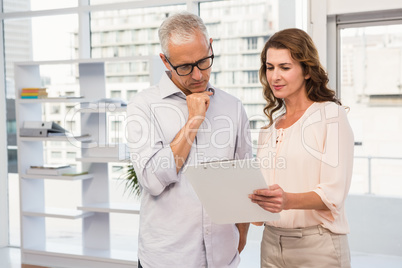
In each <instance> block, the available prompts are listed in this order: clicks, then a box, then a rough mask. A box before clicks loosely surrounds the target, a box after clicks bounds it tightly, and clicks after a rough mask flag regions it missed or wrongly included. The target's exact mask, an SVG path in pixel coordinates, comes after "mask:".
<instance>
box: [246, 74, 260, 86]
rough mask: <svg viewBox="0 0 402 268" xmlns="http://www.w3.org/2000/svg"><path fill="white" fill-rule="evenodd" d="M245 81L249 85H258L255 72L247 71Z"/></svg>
mask: <svg viewBox="0 0 402 268" xmlns="http://www.w3.org/2000/svg"><path fill="white" fill-rule="evenodd" d="M247 78H248V79H247V81H248V83H249V84H255V83H258V72H257V71H248V72H247Z"/></svg>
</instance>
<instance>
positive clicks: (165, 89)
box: [159, 71, 215, 99]
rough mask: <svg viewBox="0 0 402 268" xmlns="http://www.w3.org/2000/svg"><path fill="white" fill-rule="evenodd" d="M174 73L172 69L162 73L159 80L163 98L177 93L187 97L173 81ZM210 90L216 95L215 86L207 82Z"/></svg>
mask: <svg viewBox="0 0 402 268" xmlns="http://www.w3.org/2000/svg"><path fill="white" fill-rule="evenodd" d="M171 77H172V74H171V72H170V71H165V72H164V73H163V74H162V77H161V79H160V81H159V90H160V94H161V98H162V99H164V98H167V97H169V96H171V95H177V96H179V97H181V98H183V99H185V98H186V95H185V94H184V93H183V91H181V90H180V88H178V87H177V86H176V85H175V84H174V83H173V81H172V79H171ZM206 90H208V91H210V92H212V93H213V95H215V88H214V87H213V86H212V85H211V84H210V83H209V82H208V84H207V89H206Z"/></svg>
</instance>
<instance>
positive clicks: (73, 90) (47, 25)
mask: <svg viewBox="0 0 402 268" xmlns="http://www.w3.org/2000/svg"><path fill="white" fill-rule="evenodd" d="M84 2H86V1H69V0H59V1H46V0H18V1H14V0H4V1H3V4H4V5H3V11H4V13H3V18H4V19H3V21H2V22H3V25H4V47H5V51H4V52H5V53H3V54H4V55H5V63H4V65H5V68H6V74H5V80H6V81H5V83H6V95H7V129H8V137H7V138H8V147H7V149H8V165H9V166H8V168H9V169H8V170H9V172H17V152H18V151H17V146H16V142H15V141H16V137H15V133H16V127H17V126H16V123H15V113H14V110H15V108H14V103H15V92H14V70H13V64H14V62H18V61H32V60H35V61H48V60H49V61H51V60H69V59H77V58H80V57H82V54H84V57H90V58H94V59H96V58H105V57H127V58H130V60H126V62H122V63H120V62H119V63H117V61H111V62H108V63H107V64H106V89H107V92H108V93H107V96H108V97H109V96H110V97H118V98H125V97H126V99H127V100H129V99H130V98H131V97H132V96H133V95H134V94H136V93H137V92H139V91H141V90H142V89H144V88H147V87H148V86H149V85H150V83H151V81H150V79H151V77H150V76H149V72H150V70H151V67H152V63H151V62H150V61H149V60H148V59H147V58H146V57H147V56H158V54H159V52H160V44H159V40H158V31H157V29H158V27H159V25H160V23H161V22H162V20H163V19H164V18H166V17H167V16H169V14H171V13H172V12H176V11H179V10H188V9H189V7H188V5H192V8H193V7H195V6H197V8H198V9H199V12H200V16H201V17H202V18H203V20H204V22H205V23H206V24H207V27H208V30H209V33H210V35H211V37H212V38H214V43H213V46H214V52H215V60H214V66H213V70H212V73H211V82H212V83H214V85H215V86H217V87H220V88H221V89H223V90H225V91H227V92H230V93H231V94H234V95H236V96H238V97H242V96H244V95H245V94H244V90H245V88H248V87H250V83H253V84H254V83H256V81H257V83H258V80H256V77H255V74H252V73H253V72H257V71H258V69H259V66H258V65H259V63H258V62H259V53H260V49H261V48H262V45H263V42H261V41H262V40H266V39H267V38H268V36H269V35H270V34H272V33H273V32H275V31H276V30H277V29H276V28H275V27H276V25H277V23H276V21H273V20H274V19H273V18H275V16H267V14H271V13H272V10H277V6H278V0H268V1H267V0H245V1H237V0H229V1H201V2H199V3H198V2H195V1H182V2H180V1H178V4H176V5H168V6H166V5H164V6H160V7H154V6H153V5H154V4H153V3H150V7H142V6H143V5H144V3H145V2H147V1H140V3H139V4H138V3H137V1H128V0H119V1H117V2H116V1H112V0H91V1H89V2H90V5H89V6H88V7H85V8H84V9H81V8H78V5H85V3H84ZM120 2H126V3H124V4H121V3H120ZM142 2H144V3H142ZM103 4H109V6H108V8H105V7H102V5H103ZM111 4H113V8H110V6H112V5H111ZM137 4H138V6H141V8H135V6H136V5H137ZM92 5H97V6H96V7H94V8H92ZM151 5H152V7H151ZM114 6H116V8H114ZM245 7H246V8H245ZM53 9H54V10H53ZM32 10H46V12H43V13H40V15H38V13H31V12H30V11H32ZM83 10H84V12H82V11H83ZM85 10H89V16H88V17H89V18H90V20H89V24H90V25H85V19H84V20H81V18H80V16H82V13H85ZM20 11H23V12H20ZM8 12H14V13H13V14H12V15H13V16H9V17H7V13H8ZM217 18H221V19H220V20H217ZM79 21H80V22H84V23H79ZM241 21H244V22H245V23H244V24H242V23H241ZM272 25H274V26H275V27H272ZM82 39H83V40H84V42H83V40H82ZM82 51H84V53H83V52H82ZM143 56H145V58H144V57H143ZM247 72H250V74H248V73H247ZM40 76H41V83H42V85H43V86H44V87H48V92H49V97H56V96H77V95H78V83H77V77H78V70H77V68H76V66H73V65H71V64H60V65H47V66H43V68H42V67H41V69H40ZM254 86H255V85H254ZM257 90H258V89H257ZM249 101H250V102H251V103H250V104H251V106H250V107H254V106H255V105H256V108H255V109H254V108H250V109H249V110H248V111H247V112H248V113H249V114H250V116H251V115H252V113H256V114H261V113H262V108H261V105H260V104H258V103H257V102H258V101H259V100H258V99H253V98H249ZM255 101H257V102H255ZM74 107H75V105H72V104H60V105H58V104H51V105H47V104H46V107H45V108H44V111H43V120H51V121H55V122H57V123H59V124H60V125H61V126H64V127H65V128H66V129H68V130H73V129H75V128H76V127H78V126H80V122H79V120H71V119H66V118H62V117H63V116H64V115H65V114H67V113H69V111H72V110H73V109H74ZM246 109H248V108H247V107H246ZM74 119H75V118H74ZM259 120H260V119H257V120H256V123H253V125H258V122H260V121H259ZM257 121H258V122H257ZM109 122H110V121H109ZM110 128H111V133H112V135H111V137H109V138H110V139H109V140H110V141H112V142H116V143H118V142H123V137H122V135H117V134H116V133H118V132H119V131H120V130H121V129H122V122H121V120H117V119H116V120H114V121H113V123H111V124H110ZM61 146H63V151H62V152H63V153H62V152H61V151H59V150H58V148H60V147H61ZM55 148H56V149H57V150H56V149H55ZM46 149H47V151H46V153H45V156H46V157H47V159H48V160H49V162H50V161H52V162H60V163H62V162H63V163H64V162H73V159H74V158H75V157H76V156H77V155H79V154H80V151H79V150H77V148H75V147H74V145H72V144H65V143H61V144H59V143H57V145H56V143H52V144H50V143H49V144H48V143H47V144H46ZM66 150H67V152H66ZM64 152H66V153H64ZM8 180H9V198H10V200H11V199H12V200H13V202H12V203H11V202H10V207H9V211H10V244H12V245H19V243H20V238H19V213H18V211H19V209H18V206H19V205H18V200H19V196H18V192H19V191H18V176H13V175H12V174H9V178H8ZM116 181H117V182H114V183H115V184H116V185H115V186H116V189H117V190H116V191H115V192H114V193H113V194H111V196H112V195H113V196H114V198H115V199H116V200H120V199H121V198H123V197H121V196H123V194H122V193H123V192H124V191H123V190H122V189H121V183H120V181H118V180H116ZM119 185H120V188H119ZM52 187H53V186H52V184H49V187H47V188H49V189H48V190H47V192H48V194H47V195H52V189H51V188H52ZM76 192H79V191H76ZM125 197H127V196H125ZM48 198H53V197H48ZM0 220H1V219H0ZM120 222H122V221H120ZM46 223H47V224H49V225H51V228H50V230H52V231H55V233H54V234H55V236H58V235H66V234H58V233H57V232H56V231H57V229H58V228H57V225H58V224H60V221H57V220H54V221H53V220H50V221H48V220H47V222H46ZM77 226H79V224H78V225H77ZM77 226H76V225H74V226H72V227H71V233H69V234H68V235H71V236H72V237H74V235H75V234H74V232H78V231H77V230H78V229H79V228H77ZM118 226H119V225H118V224H117V223H116V224H113V225H112V228H116V229H118V228H119V227H118ZM130 228H131V226H130ZM124 229H125V228H122V230H124ZM134 229H135V228H134ZM115 233H117V235H119V236H120V237H121V234H122V232H120V233H119V232H115ZM52 235H53V234H52ZM76 238H77V237H75V238H74V239H76ZM112 243H116V244H117V243H118V241H117V240H115V239H112Z"/></svg>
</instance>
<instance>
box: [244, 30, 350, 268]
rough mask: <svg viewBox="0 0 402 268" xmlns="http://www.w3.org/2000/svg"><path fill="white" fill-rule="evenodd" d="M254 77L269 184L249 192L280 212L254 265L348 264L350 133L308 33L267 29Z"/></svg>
mask: <svg viewBox="0 0 402 268" xmlns="http://www.w3.org/2000/svg"><path fill="white" fill-rule="evenodd" d="M260 80H261V83H262V85H263V88H264V97H265V99H266V101H267V105H266V107H265V108H264V112H265V114H266V115H267V116H268V119H269V122H270V123H269V125H268V126H267V127H264V128H263V129H262V130H261V132H260V136H259V148H258V152H257V158H258V159H259V160H260V163H261V167H262V172H263V174H264V177H265V178H266V180H267V182H268V185H270V186H269V187H268V189H258V190H256V191H254V193H253V194H252V195H250V198H251V200H252V202H254V203H256V204H258V205H259V206H261V207H262V208H263V209H265V210H267V211H270V212H273V213H280V220H277V221H272V222H266V223H265V230H264V235H263V240H262V243H261V267H286V268H289V267H298V268H300V267H309V268H312V267H350V252H349V246H348V241H347V236H346V234H347V233H348V232H349V227H348V223H347V219H346V215H345V210H344V204H345V198H346V196H347V194H348V191H349V187H350V181H351V176H352V166H353V146H354V140H353V133H352V130H351V128H350V125H349V123H348V120H347V117H346V112H345V108H344V107H342V106H341V103H340V101H339V100H338V99H337V98H336V97H335V93H334V91H332V90H330V89H329V88H328V86H327V83H328V76H327V74H326V72H325V71H324V69H323V67H322V66H321V64H320V62H319V57H318V52H317V49H316V47H315V45H314V43H313V41H312V39H311V38H310V37H309V36H308V35H307V34H306V33H305V32H304V31H302V30H299V29H286V30H283V31H280V32H277V33H276V34H274V35H273V36H272V37H271V38H270V39H269V40H268V41H267V43H266V44H265V47H264V49H263V51H262V53H261V68H260ZM264 163H270V166H264Z"/></svg>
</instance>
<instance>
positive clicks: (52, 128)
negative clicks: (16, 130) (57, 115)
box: [20, 121, 67, 137]
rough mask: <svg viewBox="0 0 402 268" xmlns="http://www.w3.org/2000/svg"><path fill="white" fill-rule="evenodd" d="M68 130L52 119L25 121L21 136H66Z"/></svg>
mask: <svg viewBox="0 0 402 268" xmlns="http://www.w3.org/2000/svg"><path fill="white" fill-rule="evenodd" d="M66 132H67V131H66V130H65V129H64V128H62V127H61V126H60V125H58V124H57V123H55V122H52V121H24V123H23V127H22V128H20V137H48V136H55V135H57V136H65V135H66Z"/></svg>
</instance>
